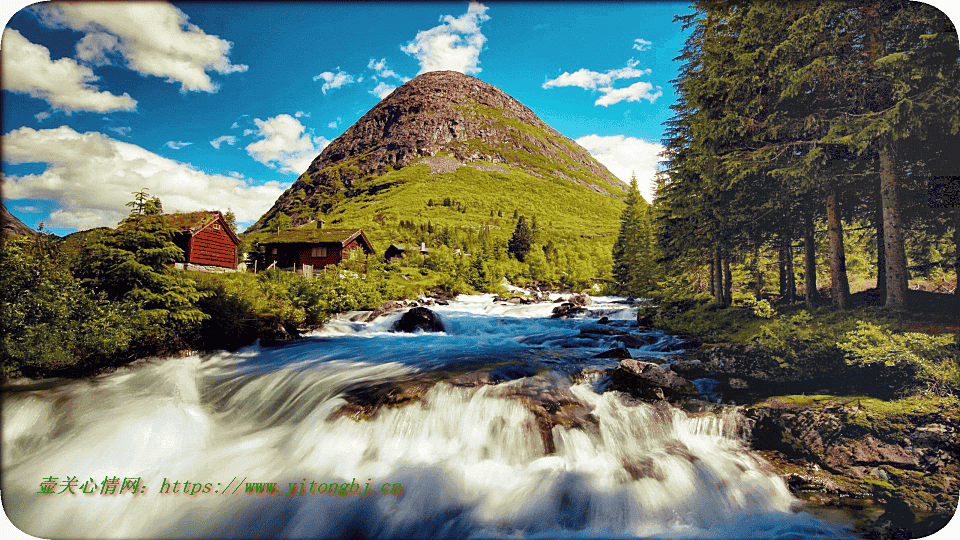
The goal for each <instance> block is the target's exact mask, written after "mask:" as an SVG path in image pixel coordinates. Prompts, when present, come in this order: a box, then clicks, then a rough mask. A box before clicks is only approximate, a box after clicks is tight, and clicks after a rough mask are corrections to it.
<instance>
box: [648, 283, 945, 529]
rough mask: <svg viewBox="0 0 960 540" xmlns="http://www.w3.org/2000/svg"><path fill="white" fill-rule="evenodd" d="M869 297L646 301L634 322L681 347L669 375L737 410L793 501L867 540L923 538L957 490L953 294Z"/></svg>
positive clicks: (940, 523) (942, 522) (937, 526)
mask: <svg viewBox="0 0 960 540" xmlns="http://www.w3.org/2000/svg"><path fill="white" fill-rule="evenodd" d="M875 296H876V295H875V294H874V292H873V291H865V292H864V293H861V294H860V295H857V296H856V297H855V306H856V307H855V308H854V309H852V310H848V311H844V312H837V311H833V310H831V309H829V308H827V307H821V308H816V309H812V310H811V309H807V308H806V307H805V306H803V305H802V304H791V305H777V306H775V305H771V304H769V303H767V302H765V301H760V302H757V301H754V300H752V299H745V300H746V301H741V302H735V303H734V305H732V306H723V305H719V304H716V303H713V302H710V301H709V300H706V299H695V298H687V299H675V300H672V301H659V302H649V303H646V304H645V305H644V307H642V308H641V309H640V311H639V313H638V323H639V324H640V325H641V326H642V327H649V328H658V329H661V330H664V331H667V332H672V333H676V334H678V335H681V336H682V337H684V338H685V339H686V340H687V345H688V346H689V347H690V349H689V350H688V352H687V353H686V355H685V356H686V357H687V360H686V361H683V362H676V363H675V365H674V370H675V371H677V372H678V373H680V374H681V375H683V376H685V377H687V378H698V377H710V378H711V379H712V380H713V381H715V383H714V385H713V387H712V389H711V391H712V392H713V393H714V397H716V398H717V399H720V400H721V401H723V402H725V403H731V404H737V405H738V406H740V407H742V410H743V413H744V415H745V416H746V417H747V418H748V419H749V420H750V422H751V424H752V435H751V443H752V446H753V448H754V449H755V450H756V451H758V452H759V453H760V454H761V455H762V456H764V457H765V458H766V459H767V460H768V461H770V463H772V464H773V465H774V466H775V467H776V468H777V470H778V471H779V473H780V474H781V476H782V477H783V478H784V479H785V480H786V481H787V483H788V485H789V486H790V489H791V491H792V492H793V493H794V494H795V495H796V496H797V497H799V498H801V499H803V500H805V501H807V503H808V504H809V505H810V506H811V507H812V508H816V509H820V510H822V511H828V510H830V509H843V510H844V511H845V512H848V513H850V514H851V515H852V516H854V519H855V522H856V526H857V527H858V530H859V532H860V533H861V534H863V535H864V536H866V537H870V538H897V537H905V536H906V537H919V536H926V535H929V534H932V533H934V532H936V531H937V530H939V529H940V528H942V527H943V526H944V525H945V524H946V523H947V522H948V521H949V519H950V518H951V517H952V516H953V515H954V514H955V513H956V509H957V501H958V491H960V467H958V459H957V458H958V455H960V401H958V386H960V379H958V367H957V363H958V359H960V352H958V341H957V340H958V338H957V328H958V320H957V318H958V315H957V314H956V312H955V311H950V309H949V308H950V306H952V305H953V304H952V302H955V299H954V298H953V297H952V296H951V295H934V294H932V293H923V292H920V291H911V296H912V297H911V301H912V302H911V303H912V306H913V310H911V311H901V312H894V313H889V312H886V311H885V310H883V309H880V308H878V307H876V305H875V304H876V298H875Z"/></svg>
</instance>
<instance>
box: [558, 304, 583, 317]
mask: <svg viewBox="0 0 960 540" xmlns="http://www.w3.org/2000/svg"><path fill="white" fill-rule="evenodd" d="M583 312H584V308H583V306H578V305H576V304H573V303H570V302H564V303H562V304H560V305H559V306H557V307H555V308H553V315H551V316H550V318H551V319H566V318H568V317H573V316H575V315H579V314H580V313H583Z"/></svg>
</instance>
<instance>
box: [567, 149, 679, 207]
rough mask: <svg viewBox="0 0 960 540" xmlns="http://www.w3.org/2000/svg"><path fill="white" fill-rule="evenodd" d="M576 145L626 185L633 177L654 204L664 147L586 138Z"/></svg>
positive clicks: (645, 196)
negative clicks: (661, 153) (659, 165)
mask: <svg viewBox="0 0 960 540" xmlns="http://www.w3.org/2000/svg"><path fill="white" fill-rule="evenodd" d="M576 142H577V144H579V145H580V146H582V147H584V148H585V149H586V150H587V151H588V152H590V155H592V156H593V157H595V158H596V159H597V161H599V162H600V163H603V164H604V165H605V166H606V167H607V168H608V169H610V172H612V173H613V174H614V175H615V176H616V177H617V178H619V179H620V180H623V182H624V183H626V184H629V183H630V177H631V176H633V175H636V177H637V186H638V187H639V188H640V193H641V194H642V195H643V198H644V199H646V200H647V202H651V201H653V194H654V189H655V186H656V182H655V181H654V179H655V177H656V172H657V163H658V162H659V161H660V156H659V154H660V152H662V151H663V145H660V144H658V143H651V142H647V141H645V140H643V139H638V138H636V137H625V136H623V135H610V136H601V135H587V136H585V137H580V138H579V139H577V140H576Z"/></svg>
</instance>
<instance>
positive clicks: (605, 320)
mask: <svg viewBox="0 0 960 540" xmlns="http://www.w3.org/2000/svg"><path fill="white" fill-rule="evenodd" d="M597 324H610V318H609V317H600V320H599V321H597Z"/></svg>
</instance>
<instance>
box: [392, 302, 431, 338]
mask: <svg viewBox="0 0 960 540" xmlns="http://www.w3.org/2000/svg"><path fill="white" fill-rule="evenodd" d="M390 330H391V331H392V332H416V331H417V330H420V331H423V332H443V331H444V328H443V323H441V322H440V317H439V316H438V315H437V314H436V313H434V312H433V311H430V310H429V309H427V308H425V307H420V306H418V307H415V308H411V309H410V310H409V311H407V312H406V313H404V314H403V316H402V317H400V319H399V320H397V322H395V323H393V328H391V329H390Z"/></svg>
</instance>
